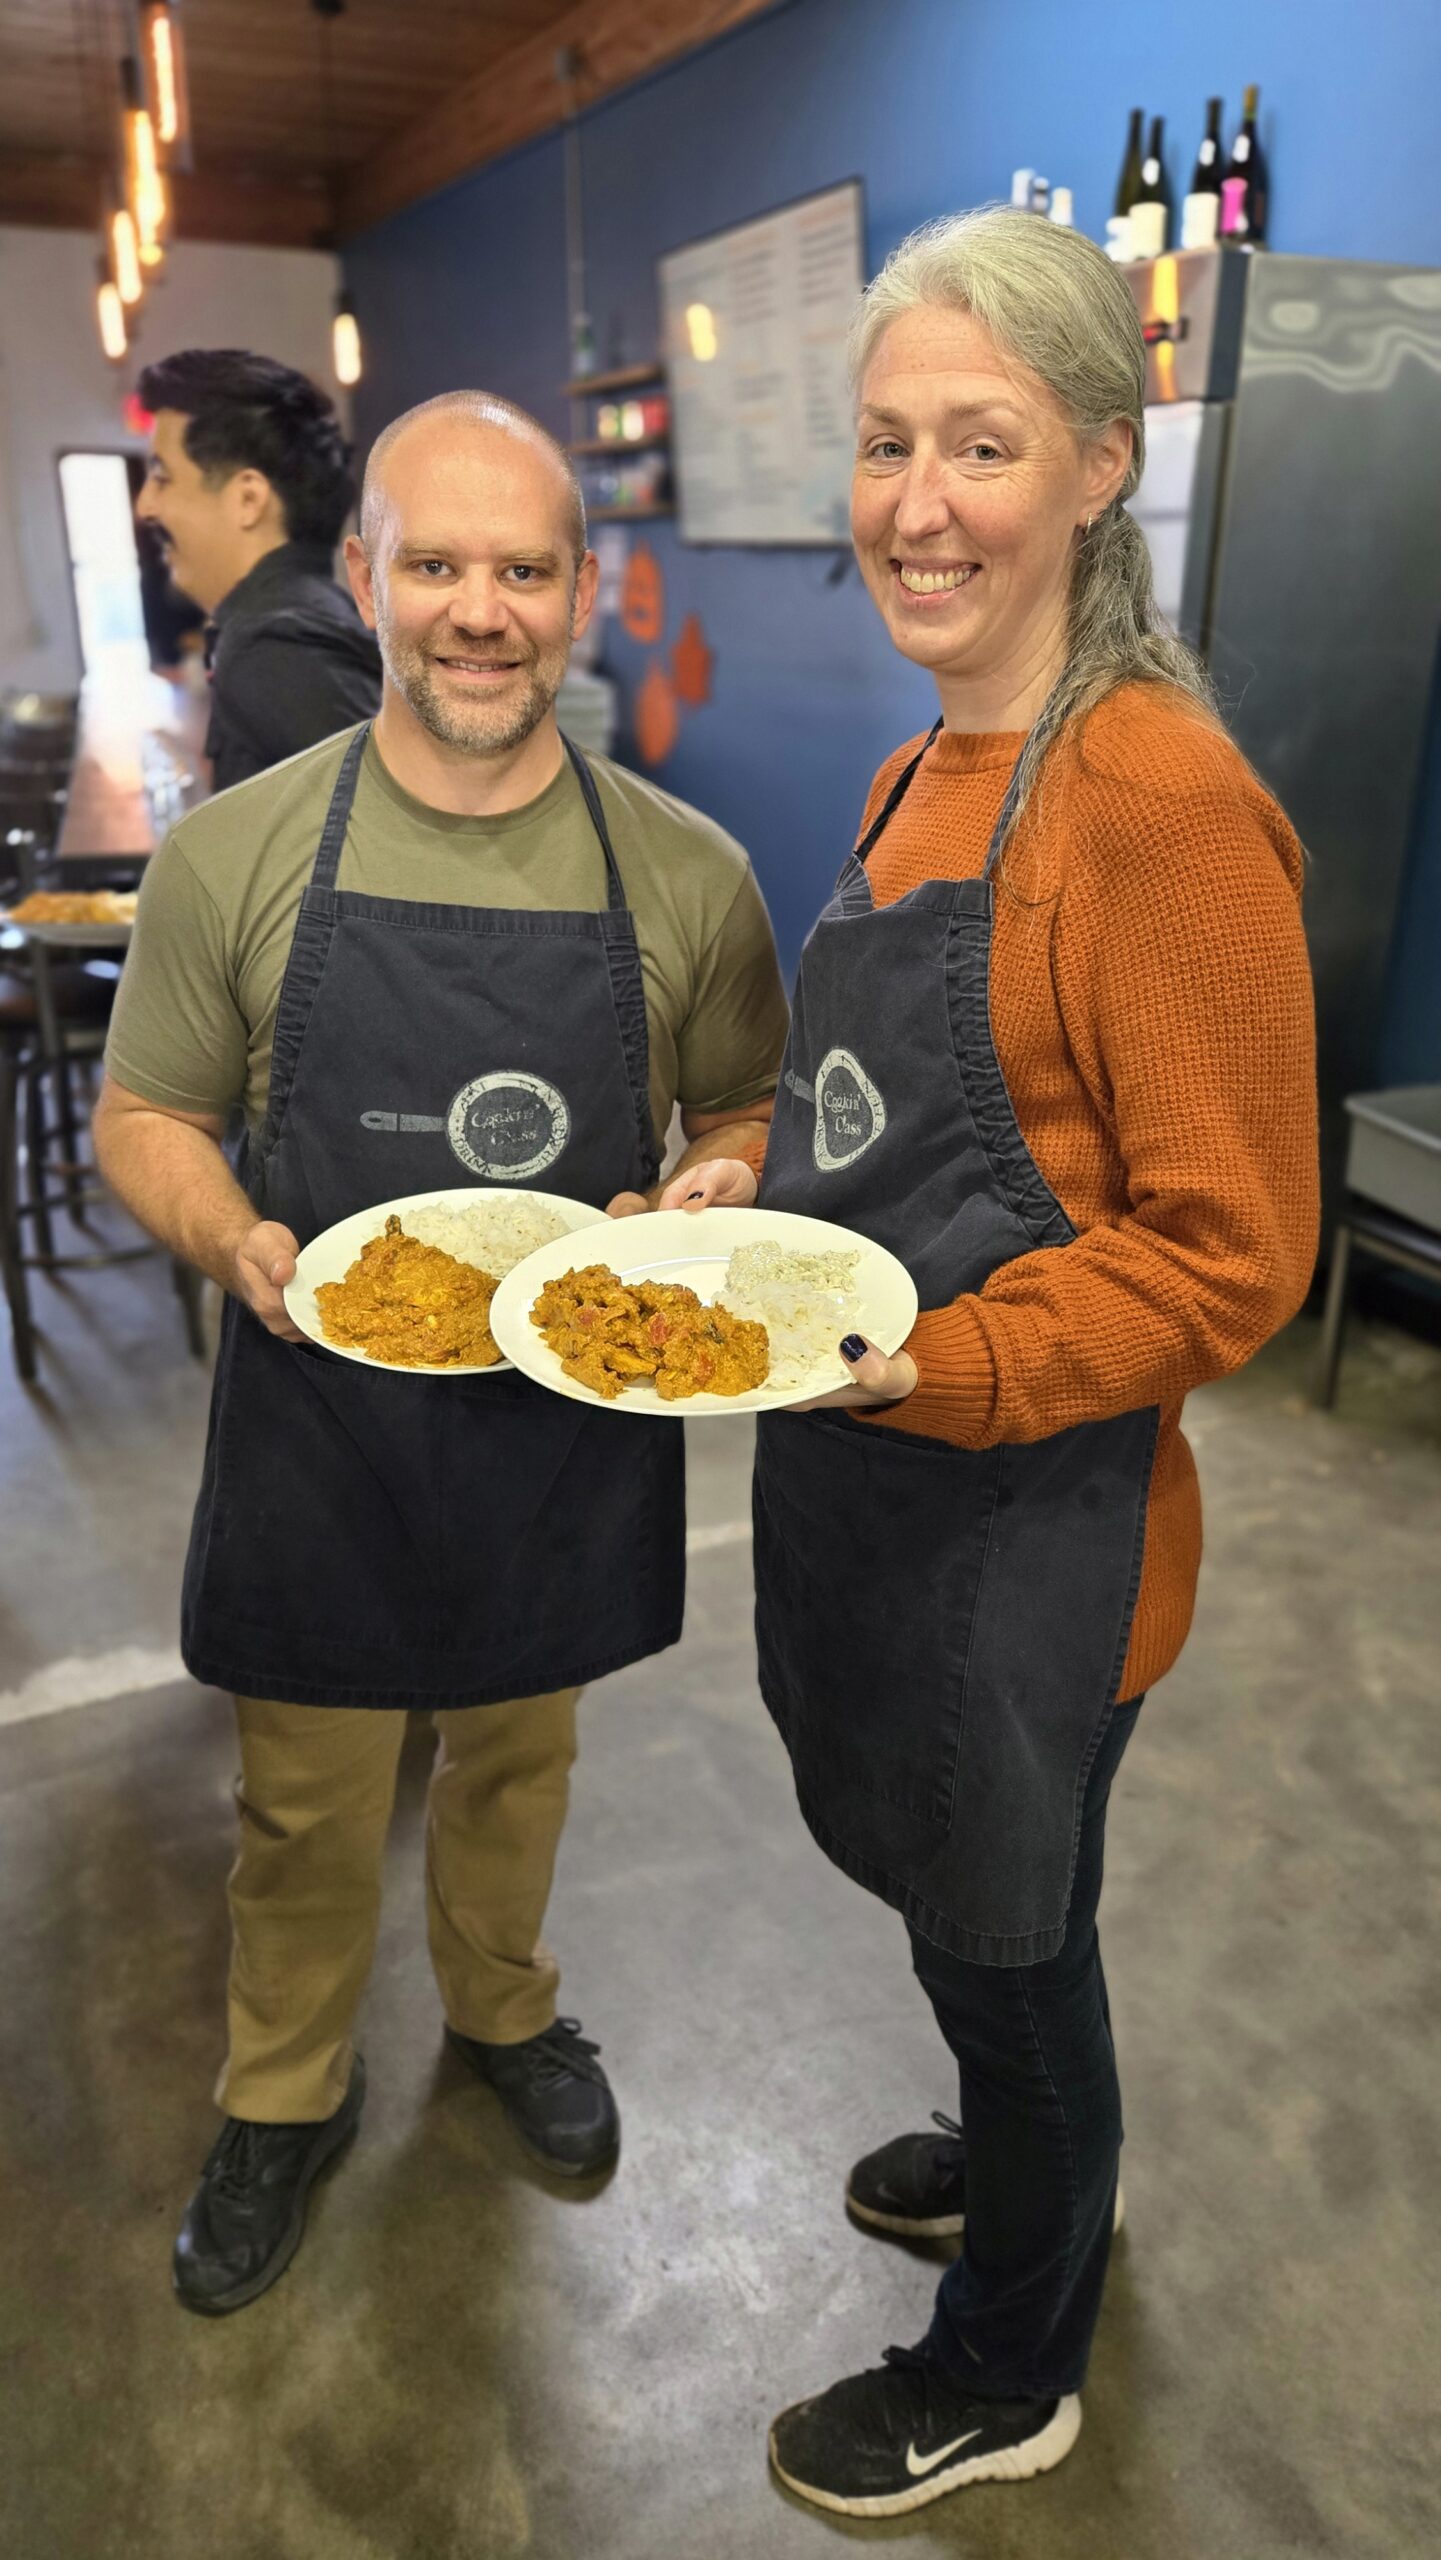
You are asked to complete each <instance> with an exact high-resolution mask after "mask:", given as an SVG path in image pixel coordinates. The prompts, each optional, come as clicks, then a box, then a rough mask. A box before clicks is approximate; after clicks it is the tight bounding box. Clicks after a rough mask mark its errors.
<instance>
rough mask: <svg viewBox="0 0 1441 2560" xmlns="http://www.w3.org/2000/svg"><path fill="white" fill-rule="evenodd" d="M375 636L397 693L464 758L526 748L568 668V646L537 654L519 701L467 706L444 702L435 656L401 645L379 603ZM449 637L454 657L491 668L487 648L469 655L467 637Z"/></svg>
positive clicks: (476, 646) (474, 648)
mask: <svg viewBox="0 0 1441 2560" xmlns="http://www.w3.org/2000/svg"><path fill="white" fill-rule="evenodd" d="M376 636H377V638H378V639H379V642H380V649H381V655H382V658H383V659H384V662H385V671H386V674H387V675H388V676H389V678H390V680H391V683H392V684H393V685H394V686H395V688H396V691H397V692H398V693H399V694H401V695H402V696H403V697H404V699H405V701H406V702H407V703H408V704H409V706H410V708H411V710H412V711H413V712H414V713H415V716H416V718H417V720H419V721H420V722H421V723H422V725H423V726H424V727H425V728H427V729H428V730H429V731H430V734H431V736H432V737H433V738H438V739H439V740H440V743H441V745H442V746H446V747H456V748H458V749H459V750H460V752H461V754H462V755H472V756H493V755H504V754H505V753H506V752H507V751H508V750H509V749H510V748H512V747H519V746H523V745H524V744H525V741H526V739H527V738H528V737H529V736H530V734H531V732H532V730H534V729H538V728H539V726H540V724H541V722H542V720H543V719H544V718H545V715H546V713H547V712H548V711H549V709H550V707H551V705H552V703H553V702H554V701H555V698H556V695H557V694H558V693H559V691H560V688H561V683H562V681H563V679H564V676H565V671H566V668H567V666H568V664H569V662H570V648H569V644H568V643H567V644H566V645H564V646H562V647H557V648H554V649H536V650H533V651H532V654H531V658H530V662H529V665H528V667H525V668H523V669H521V670H520V671H519V672H520V673H522V675H523V676H524V678H525V682H524V685H523V690H522V691H521V693H520V695H519V697H518V698H515V697H512V699H511V700H510V701H508V702H506V703H503V704H502V703H497V704H495V705H494V706H493V707H492V706H491V705H490V704H488V703H486V702H485V701H483V700H480V701H477V702H476V703H475V704H473V705H470V706H468V705H466V704H464V703H461V702H454V703H452V702H448V701H447V700H446V699H445V698H444V697H443V695H442V693H441V689H440V681H439V679H438V677H437V675H436V673H435V667H434V659H433V653H432V652H431V651H430V650H429V649H427V648H424V647H422V646H420V645H418V644H417V643H415V642H413V641H402V640H401V639H399V637H398V636H397V634H396V632H395V630H394V628H393V626H392V625H391V622H390V618H389V616H388V615H387V614H386V613H385V612H384V611H383V609H381V607H380V605H379V600H378V599H377V611H376ZM447 637H448V638H449V639H450V642H451V648H452V652H453V654H454V655H456V656H460V655H462V654H465V655H468V656H471V657H474V658H476V659H478V660H479V662H480V663H481V664H482V665H485V664H487V663H488V662H489V660H490V658H491V654H492V653H491V651H490V650H488V649H487V648H486V646H485V645H484V644H483V643H479V642H475V641H471V642H470V645H469V648H468V649H467V646H466V642H467V635H466V634H465V633H464V632H460V631H456V632H453V633H449V634H447ZM514 646H515V644H514V643H513V642H512V643H510V644H508V652H507V654H509V652H510V650H513V649H514Z"/></svg>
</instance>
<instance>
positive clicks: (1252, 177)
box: [1221, 86, 1270, 249]
mask: <svg viewBox="0 0 1441 2560" xmlns="http://www.w3.org/2000/svg"><path fill="white" fill-rule="evenodd" d="M1260 103H1261V92H1260V90H1259V89H1258V88H1256V87H1254V86H1252V87H1251V88H1249V89H1248V90H1247V91H1246V94H1245V97H1244V98H1243V100H1242V102H1241V130H1240V132H1239V133H1238V134H1237V136H1236V139H1235V141H1234V142H1233V143H1232V145H1231V157H1230V159H1229V160H1228V161H1227V163H1226V174H1225V176H1224V178H1223V179H1222V181H1221V237H1222V239H1223V240H1231V241H1234V242H1235V243H1236V245H1237V247H1238V248H1244V249H1260V248H1263V247H1264V246H1265V240H1266V215H1267V211H1268V198H1269V195H1270V180H1269V177H1268V174H1267V169H1266V155H1265V153H1264V152H1263V150H1262V149H1261V140H1260V136H1259V134H1258V133H1257V131H1256V114H1257V109H1258V108H1259V106H1260Z"/></svg>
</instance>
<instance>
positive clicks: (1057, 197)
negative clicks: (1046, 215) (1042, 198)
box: [1051, 187, 1076, 231]
mask: <svg viewBox="0 0 1441 2560" xmlns="http://www.w3.org/2000/svg"><path fill="white" fill-rule="evenodd" d="M1051 220H1052V221H1053V222H1054V223H1056V224H1058V225H1059V227H1060V229H1061V230H1062V231H1074V229H1075V227H1076V205H1075V198H1074V196H1073V194H1072V192H1071V189H1070V188H1069V187H1053V188H1052V189H1051Z"/></svg>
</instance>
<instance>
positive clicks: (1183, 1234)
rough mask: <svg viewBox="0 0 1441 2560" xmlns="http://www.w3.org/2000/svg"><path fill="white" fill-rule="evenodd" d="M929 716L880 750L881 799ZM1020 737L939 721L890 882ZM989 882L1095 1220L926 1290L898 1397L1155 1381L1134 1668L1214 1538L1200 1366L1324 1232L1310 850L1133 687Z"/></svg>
mask: <svg viewBox="0 0 1441 2560" xmlns="http://www.w3.org/2000/svg"><path fill="white" fill-rule="evenodd" d="M919 743H920V742H919V740H917V739H913V740H911V741H910V743H909V744H908V745H907V746H904V747H901V748H898V749H897V751H896V753H895V755H894V756H892V757H891V758H890V759H889V761H888V762H887V763H886V764H884V765H883V766H882V768H881V770H880V772H879V773H878V774H877V776H876V779H875V782H874V784H873V785H872V788H871V794H870V799H869V801H868V803H867V807H866V815H865V824H866V825H867V826H868V825H869V824H870V822H871V820H872V818H873V817H874V816H875V814H876V812H877V811H878V809H879V808H880V805H881V803H882V801H883V799H884V798H885V795H886V793H887V791H888V790H889V789H890V786H891V784H892V783H893V782H894V780H895V778H896V776H897V774H898V773H899V771H900V769H901V767H902V765H903V764H904V763H905V762H906V761H907V760H908V758H909V757H910V756H911V755H913V754H914V753H915V750H916V747H917V746H918V744H919ZM1021 743H1022V741H1021V738H1020V736H1019V735H1010V734H997V735H993V736H967V735H959V734H954V733H951V732H948V731H943V732H942V734H941V736H940V737H939V738H938V739H937V740H936V743H935V745H934V746H933V747H932V748H931V750H930V752H929V754H928V755H927V757H926V759H925V762H924V764H923V765H922V766H921V769H920V771H919V772H918V773H917V775H916V777H915V779H914V781H913V782H912V784H911V787H910V790H909V792H908V793H907V795H906V797H905V799H904V800H903V801H902V803H901V806H900V808H899V809H898V810H897V812H896V814H895V816H894V817H893V818H892V820H891V822H890V825H889V826H888V827H887V828H886V830H885V832H884V834H883V835H882V836H881V839H880V841H879V843H878V844H877V846H876V848H875V851H874V853H873V854H872V856H871V858H870V863H869V866H868V867H869V871H870V878H871V887H872V892H873V895H874V897H875V900H876V903H877V905H878V906H886V905H889V904H891V903H892V901H894V900H895V899H897V898H899V897H903V896H904V895H905V894H906V892H907V891H908V890H910V889H914V888H916V887H917V886H918V885H919V884H920V882H922V881H923V880H937V879H943V880H964V879H971V878H973V877H975V875H976V874H978V873H979V872H980V870H981V869H982V867H983V864H984V861H985V855H986V848H987V845H988V843H989V841H990V836H991V830H992V828H993V826H994V824H995V820H996V815H997V812H998V811H999V808H1000V805H1001V799H1002V796H1003V794H1004V791H1005V786H1006V781H1007V778H1008V776H1009V774H1010V771H1011V768H1012V766H1013V765H1014V763H1015V760H1016V756H1017V754H1018V753H1019V751H1020V747H1021ZM1005 871H1006V878H1005V880H1004V882H1002V883H1000V884H998V886H997V890H996V899H995V933H994V939H993V945H992V957H991V1025H992V1033H993V1036H994V1039H995V1044H996V1052H997V1056H998V1058H999V1060H1000V1065H1001V1070H1002V1072H1003V1074H1004V1076H1005V1079H1006V1083H1007V1086H1008V1088H1009V1090H1010V1095H1011V1101H1012V1104H1013V1107H1014V1109H1015V1113H1016V1117H1017V1120H1018V1121H1019V1123H1020V1128H1021V1133H1022V1136H1023V1137H1024V1138H1025V1140H1026V1143H1027V1145H1028V1146H1029V1148H1030V1150H1031V1153H1032V1155H1033V1156H1034V1157H1035V1160H1036V1162H1037V1164H1038V1165H1039V1167H1040V1170H1041V1172H1042V1173H1043V1174H1044V1176H1045V1178H1046V1180H1047V1182H1048V1183H1049V1184H1050V1187H1051V1189H1052V1191H1053V1192H1054V1193H1055V1195H1056V1197H1057V1199H1058V1200H1059V1201H1060V1203H1061V1205H1062V1207H1063V1208H1064V1210H1065V1211H1066V1214H1067V1216H1068V1217H1069V1218H1070V1220H1071V1223H1072V1225H1073V1226H1074V1227H1075V1228H1076V1230H1077V1235H1076V1240H1075V1242H1074V1243H1073V1244H1071V1245H1069V1246H1067V1247H1065V1248H1063V1249H1061V1250H1056V1249H1054V1248H1052V1249H1049V1250H1043V1251H1038V1252H1034V1253H1027V1254H1022V1255H1021V1256H1019V1258H1018V1259H1017V1260H1016V1261H1014V1262H1010V1263H1007V1264H1005V1265H1004V1266H1003V1268H1002V1269H1001V1270H999V1271H998V1272H997V1273H996V1274H995V1276H994V1277H993V1278H992V1279H991V1280H989V1281H988V1282H987V1283H986V1285H985V1287H984V1288H983V1289H981V1290H980V1291H979V1292H978V1293H977V1294H975V1295H973V1296H969V1297H963V1298H959V1299H957V1300H956V1302H955V1303H954V1305H952V1306H949V1307H941V1308H937V1309H935V1310H933V1311H931V1312H929V1313H923V1314H922V1315H921V1317H920V1319H919V1321H918V1323H917V1325H916V1328H915V1331H914V1333H913V1334H912V1335H911V1338H910V1341H909V1343H908V1345H907V1348H908V1349H909V1351H910V1352H911V1354H912V1356H913V1358H914V1359H915V1361H916V1364H917V1367H918V1368H919V1371H920V1383H919V1385H918V1387H917V1389H916V1392H915V1394H914V1395H913V1396H911V1397H909V1398H908V1399H907V1400H906V1402H905V1403H903V1404H901V1405H897V1406H894V1407H891V1408H889V1409H887V1411H885V1412H884V1413H877V1414H876V1415H875V1416H874V1417H873V1419H874V1421H875V1423H876V1425H877V1426H878V1427H879V1428H884V1427H885V1426H886V1425H887V1424H891V1425H894V1426H896V1427H898V1428H900V1429H902V1430H906V1431H920V1432H925V1433H929V1434H932V1435H934V1436H935V1437H936V1438H938V1439H945V1440H952V1441H955V1442H956V1443H957V1444H958V1445H959V1446H961V1447H962V1448H972V1449H975V1448H985V1447H988V1446H990V1445H992V1444H993V1443H995V1442H997V1441H1002V1440H1009V1441H1025V1440H1039V1439H1044V1438H1046V1437H1047V1436H1048V1435H1049V1434H1050V1433H1052V1432H1056V1431H1064V1430H1065V1429H1067V1428H1068V1426H1069V1425H1071V1424H1072V1423H1077V1422H1087V1421H1090V1420H1092V1419H1098V1418H1100V1417H1103V1416H1105V1415H1108V1414H1113V1413H1124V1412H1127V1411H1129V1410H1131V1409H1133V1408H1134V1407H1137V1406H1141V1405H1147V1404H1156V1405H1159V1407H1160V1414H1161V1421H1160V1435H1159V1440H1158V1444H1157V1449H1156V1460H1155V1468H1154V1472H1153V1475H1152V1481H1151V1497H1150V1507H1149V1511H1148V1514H1147V1522H1146V1546H1145V1559H1144V1565H1143V1570H1142V1576H1141V1588H1140V1595H1139V1598H1138V1601H1137V1605H1136V1614H1135V1620H1134V1623H1133V1626H1132V1630H1131V1640H1130V1648H1129V1651H1128V1654H1127V1658H1126V1667H1125V1673H1124V1677H1123V1684H1122V1689H1121V1695H1122V1696H1123V1697H1132V1696H1135V1695H1136V1694H1137V1692H1138V1691H1140V1690H1142V1689H1145V1688H1148V1687H1149V1686H1150V1685H1151V1683H1152V1682H1153V1681H1155V1680H1158V1679H1159V1678H1160V1676H1161V1674H1162V1673H1163V1672H1164V1671H1166V1670H1168V1669H1169V1668H1170V1666H1171V1664H1172V1663H1173V1662H1174V1661H1175V1659H1176V1656H1177V1654H1178V1653H1179V1652H1180V1649H1181V1646H1182V1644H1183V1643H1184V1641H1185V1638H1186V1633H1187V1630H1188V1628H1189V1626H1190V1623H1191V1614H1192V1609H1193V1606H1194V1600H1195V1589H1196V1574H1197V1568H1198V1566H1199V1562H1200V1552H1201V1507H1200V1496H1199V1489H1198V1486H1197V1482H1196V1470H1195V1464H1194V1461H1193V1460H1192V1457H1191V1453H1190V1450H1189V1449H1188V1447H1187V1445H1186V1442H1185V1440H1184V1439H1183V1437H1182V1435H1181V1428H1180V1421H1181V1404H1182V1400H1183V1398H1184V1397H1185V1395H1186V1393H1187V1391H1188V1389H1189V1388H1191V1387H1194V1386H1199V1385H1200V1384H1201V1383H1202V1381H1203V1380H1205V1379H1207V1378H1216V1377H1220V1376H1222V1375H1224V1374H1225V1373H1226V1372H1227V1371H1229V1370H1232V1369H1238V1368H1240V1367H1241V1365H1242V1363H1243V1362H1244V1361H1246V1360H1248V1359H1249V1358H1250V1356H1251V1354H1252V1353H1253V1352H1254V1351H1256V1350H1258V1349H1259V1348H1260V1346H1261V1344H1262V1343H1263V1342H1265V1341H1266V1339H1267V1338H1268V1336H1269V1335H1271V1334H1272V1333H1274V1332H1275V1331H1276V1330H1277V1328H1278V1326H1280V1325H1282V1324H1284V1323H1285V1321H1286V1319H1287V1317H1288V1316H1290V1315H1292V1314H1294V1312H1295V1310H1296V1308H1297V1307H1298V1306H1299V1305H1300V1303H1301V1301H1302V1299H1303V1297H1304V1296H1305V1293H1306V1288H1307V1285H1308V1283H1309V1280H1310V1276H1311V1268H1312V1263H1313V1260H1314V1256H1315V1250H1316V1226H1317V1209H1318V1202H1317V1169H1316V1100H1315V1064H1314V1048H1313V1017H1312V1002H1311V979H1310V969H1309V965H1308V961H1307V954H1306V944H1305V940H1304V937H1303V934H1302V929H1301V908H1300V891H1301V880H1302V854H1301V848H1300V846H1299V844H1298V843H1297V840H1296V837H1295V835H1294V833H1293V832H1292V829H1291V828H1290V826H1289V825H1288V824H1287V822H1286V819H1285V818H1284V817H1283V816H1282V814H1281V811H1280V810H1279V809H1278V808H1277V806H1276V804H1275V802H1274V801H1273V800H1271V799H1270V798H1269V797H1268V796H1267V794H1266V792H1265V791H1264V790H1263V789H1262V788H1261V785H1260V784H1259V783H1258V782H1257V781H1256V780H1255V778H1254V776H1253V775H1252V774H1251V772H1250V771H1249V769H1248V767H1247V766H1246V764H1245V762H1244V760H1243V759H1242V757H1241V756H1240V755H1239V754H1238V752H1237V750H1236V749H1235V747H1234V746H1232V744H1231V743H1230V741H1229V740H1228V739H1227V738H1226V737H1224V736H1223V735H1222V734H1221V733H1219V732H1218V731H1216V730H1214V729H1212V728H1211V727H1210V726H1209V725H1208V724H1206V723H1204V722H1203V721H1202V720H1200V719H1199V718H1198V717H1197V716H1196V715H1195V713H1194V712H1193V711H1192V710H1191V709H1190V708H1189V706H1188V705H1187V704H1186V703H1185V702H1184V701H1183V700H1182V699H1181V698H1179V697H1178V696H1175V695H1173V694H1171V693H1170V692H1169V691H1168V690H1166V689H1164V688H1161V687H1159V686H1154V685H1140V684H1136V685H1127V686H1125V687H1123V688H1121V689H1120V690H1119V691H1117V692H1116V693H1114V694H1112V695H1111V696H1110V697H1109V699H1108V700H1107V701H1106V702H1105V703H1103V704H1102V705H1101V707H1100V708H1099V709H1098V710H1096V711H1095V712H1093V713H1092V714H1091V717H1090V719H1089V721H1088V722H1087V723H1086V726H1085V731H1084V735H1083V737H1082V738H1081V739H1079V740H1072V741H1069V742H1065V743H1063V745H1062V746H1061V747H1060V748H1058V749H1057V750H1055V751H1054V752H1053V754H1052V757H1051V759H1050V762H1049V764H1048V766H1047V769H1046V772H1045V775H1044V778H1043V782H1042V785H1041V790H1040V793H1039V795H1038V797H1037V799H1036V801H1035V802H1033V804H1032V808H1031V810H1030V811H1029V812H1028V813H1027V817H1026V818H1025V819H1024V820H1023V822H1022V825H1021V827H1020V829H1019V830H1018V831H1017V833H1016V834H1015V835H1014V836H1013V838H1012V842H1011V846H1010V850H1009V852H1008V855H1007V857H1006V863H1005Z"/></svg>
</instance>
